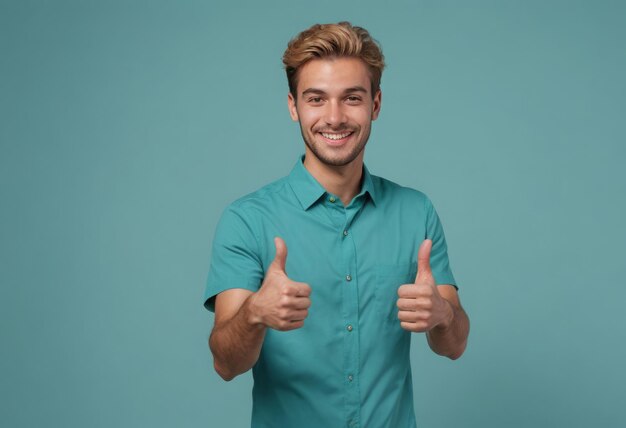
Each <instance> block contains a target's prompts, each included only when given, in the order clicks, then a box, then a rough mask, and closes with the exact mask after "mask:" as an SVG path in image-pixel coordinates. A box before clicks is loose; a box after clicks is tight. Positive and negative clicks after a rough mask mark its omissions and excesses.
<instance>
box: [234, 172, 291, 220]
mask: <svg viewBox="0 0 626 428" xmlns="http://www.w3.org/2000/svg"><path fill="white" fill-rule="evenodd" d="M290 191H291V189H290V187H289V185H288V180H287V177H282V178H279V179H278V180H275V181H273V182H271V183H269V184H266V185H265V186H263V187H261V188H259V189H257V190H255V191H254V192H251V193H248V194H247V195H244V196H241V197H240V198H237V199H236V200H234V201H233V202H231V203H230V204H229V205H228V206H227V207H226V209H225V212H231V213H234V214H238V215H240V216H247V215H254V214H255V213H258V212H259V211H263V210H267V209H268V208H271V207H273V206H274V205H275V203H276V201H279V200H284V199H285V196H286V195H285V193H286V192H290Z"/></svg>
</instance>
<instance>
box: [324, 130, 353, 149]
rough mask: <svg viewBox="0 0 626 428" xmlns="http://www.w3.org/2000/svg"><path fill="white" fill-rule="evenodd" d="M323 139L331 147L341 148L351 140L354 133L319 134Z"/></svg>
mask: <svg viewBox="0 0 626 428" xmlns="http://www.w3.org/2000/svg"><path fill="white" fill-rule="evenodd" d="M319 134H320V135H321V136H322V138H323V139H324V140H325V141H326V142H327V143H328V144H330V145H331V146H339V145H341V144H343V143H345V142H346V141H348V139H349V138H350V136H351V135H352V134H354V131H345V132H319Z"/></svg>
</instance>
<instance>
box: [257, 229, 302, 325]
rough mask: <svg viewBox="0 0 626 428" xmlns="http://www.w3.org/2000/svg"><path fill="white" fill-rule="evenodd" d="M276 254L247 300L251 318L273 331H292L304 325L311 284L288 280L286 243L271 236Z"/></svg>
mask: <svg viewBox="0 0 626 428" xmlns="http://www.w3.org/2000/svg"><path fill="white" fill-rule="evenodd" d="M274 245H275V246H276V256H275V257H274V260H273V261H272V263H271V264H270V266H269V268H268V269H267V272H266V274H265V278H264V279H263V283H262V284H261V288H260V289H259V291H257V292H256V293H254V294H253V295H252V298H251V300H250V311H251V314H252V315H251V320H252V323H254V324H263V325H265V326H267V327H269V328H273V329H274V330H281V331H287V330H294V329H296V328H300V327H302V326H303V325H304V319H305V318H306V317H307V315H308V314H309V306H311V299H310V295H311V287H310V286H309V285H308V284H305V283H303V282H296V281H292V280H291V279H289V277H288V276H287V272H286V271H285V265H286V263H287V245H286V244H285V241H283V240H282V239H281V238H278V237H276V238H274Z"/></svg>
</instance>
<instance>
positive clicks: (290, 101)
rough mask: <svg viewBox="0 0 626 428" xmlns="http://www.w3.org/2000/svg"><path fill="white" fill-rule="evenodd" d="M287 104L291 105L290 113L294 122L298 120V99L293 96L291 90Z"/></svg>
mask: <svg viewBox="0 0 626 428" xmlns="http://www.w3.org/2000/svg"><path fill="white" fill-rule="evenodd" d="M287 105H288V106H289V115H290V116H291V119H292V120H293V121H294V122H297V121H298V120H299V119H298V109H297V108H296V100H295V99H294V98H293V95H291V92H289V95H287Z"/></svg>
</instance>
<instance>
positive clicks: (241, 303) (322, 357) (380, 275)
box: [204, 22, 469, 428]
mask: <svg viewBox="0 0 626 428" xmlns="http://www.w3.org/2000/svg"><path fill="white" fill-rule="evenodd" d="M283 62H284V64H285V68H286V72H287V79H288V83H289V95H288V106H289V113H290V115H291V117H292V119H293V120H294V121H297V122H299V124H300V129H301V133H302V137H303V140H304V143H305V147H304V155H303V156H301V157H300V158H299V159H298V160H297V162H296V165H295V166H294V167H293V169H292V171H291V173H290V174H289V175H288V176H286V177H284V178H282V179H280V180H278V181H276V182H273V183H270V184H268V185H266V186H265V187H263V188H261V189H260V190H258V191H256V192H254V193H252V194H250V195H247V196H244V197H243V198H240V199H239V200H237V201H235V202H233V203H232V204H231V205H230V206H229V207H228V208H227V209H226V210H225V211H224V213H223V215H222V218H221V219H220V222H219V224H218V227H217V230H216V232H215V237H214V240H213V252H212V259H211V266H210V270H209V276H208V280H207V286H206V292H205V300H204V304H205V307H206V308H207V309H209V310H211V311H214V312H215V325H214V327H213V331H212V333H211V337H210V339H209V346H210V349H211V351H212V353H213V358H214V366H215V370H216V371H217V373H218V374H219V375H220V376H221V377H222V378H224V379H225V380H230V379H232V378H234V377H235V376H237V375H239V374H241V373H244V372H246V371H248V370H249V369H250V368H252V370H253V376H254V388H253V411H252V426H253V427H280V428H285V427H287V428H289V427H316V428H317V427H342V426H343V427H374V428H378V427H389V428H399V427H402V428H404V427H415V414H414V409H413V394H412V392H413V387H412V377H411V366H410V360H409V350H410V342H411V335H412V334H414V333H424V334H425V335H426V337H427V340H428V343H429V345H430V347H431V349H432V350H433V351H434V352H436V353H437V354H440V355H443V356H447V357H449V358H451V359H456V358H458V357H460V356H461V354H462V353H463V351H464V350H465V346H466V343H467V336H468V331H469V320H468V318H467V315H466V314H465V312H464V311H463V308H462V307H461V304H460V301H459V297H458V293H457V286H456V282H455V279H454V276H453V275H452V271H451V269H450V265H449V262H448V255H447V246H446V241H445V237H444V233H443V229H442V226H441V223H440V221H439V218H438V216H437V213H436V212H435V209H434V208H433V205H432V203H431V202H430V200H429V199H428V197H426V195H424V194H423V193H421V192H419V191H417V190H413V189H410V188H406V187H402V186H399V185H397V184H395V183H393V182H391V181H389V180H385V179H383V178H380V177H377V176H374V175H372V174H370V173H369V171H368V169H367V168H366V167H365V165H364V163H363V156H364V153H365V150H364V149H365V146H366V144H367V141H368V139H369V136H370V130H371V123H372V121H374V120H376V118H377V117H378V114H379V112H380V108H381V91H380V79H381V75H382V70H383V68H384V59H383V55H382V52H381V50H380V48H379V46H378V44H377V43H376V42H375V41H374V40H373V39H372V38H371V37H370V35H369V33H368V32H367V31H366V30H364V29H363V28H360V27H356V26H352V25H351V24H349V23H347V22H341V23H339V24H326V25H314V26H313V27H311V28H309V29H308V30H305V31H304V32H302V33H300V34H299V35H298V36H297V37H296V38H294V39H293V40H292V41H291V42H290V43H289V45H288V47H287V50H286V51H285V54H284V56H283ZM288 252H289V254H288Z"/></svg>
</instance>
